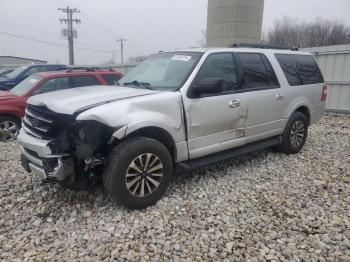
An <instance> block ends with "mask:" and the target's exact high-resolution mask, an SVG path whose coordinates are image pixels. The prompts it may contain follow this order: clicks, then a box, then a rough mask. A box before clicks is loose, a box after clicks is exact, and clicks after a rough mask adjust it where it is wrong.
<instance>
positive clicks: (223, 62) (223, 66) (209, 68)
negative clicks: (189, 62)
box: [195, 53, 238, 94]
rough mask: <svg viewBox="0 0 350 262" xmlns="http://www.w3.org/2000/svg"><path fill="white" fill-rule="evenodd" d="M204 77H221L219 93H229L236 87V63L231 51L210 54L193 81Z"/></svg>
mask: <svg viewBox="0 0 350 262" xmlns="http://www.w3.org/2000/svg"><path fill="white" fill-rule="evenodd" d="M205 78H217V79H223V80H224V81H223V91H222V92H221V94H229V93H232V92H233V91H234V90H237V88H238V80H237V73H236V65H235V62H234V60H233V55H232V54H231V53H217V54H211V55H210V56H209V57H208V58H207V59H206V61H205V62H204V64H203V66H202V68H201V69H200V71H199V73H198V75H197V77H196V79H195V83H199V82H200V81H201V80H203V79H205Z"/></svg>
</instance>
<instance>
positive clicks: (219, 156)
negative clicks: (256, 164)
mask: <svg viewBox="0 0 350 262" xmlns="http://www.w3.org/2000/svg"><path fill="white" fill-rule="evenodd" d="M281 143H282V137H281V136H276V137H272V138H269V139H265V140H262V141H259V142H255V143H251V144H248V145H244V146H240V147H237V148H235V149H231V150H227V151H223V152H219V153H215V154H212V155H209V156H205V157H202V158H198V159H193V160H189V161H186V162H181V163H179V164H178V165H177V172H189V171H191V170H193V169H196V168H199V167H203V166H207V165H212V164H215V163H217V162H219V161H223V160H227V159H231V158H233V157H236V156H240V155H244V154H247V153H251V152H255V151H258V150H262V149H264V148H268V147H272V146H275V145H278V144H281Z"/></svg>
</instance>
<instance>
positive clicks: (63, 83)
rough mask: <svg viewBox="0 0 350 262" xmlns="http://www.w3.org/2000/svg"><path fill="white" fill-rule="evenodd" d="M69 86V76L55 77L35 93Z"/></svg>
mask: <svg viewBox="0 0 350 262" xmlns="http://www.w3.org/2000/svg"><path fill="white" fill-rule="evenodd" d="M68 88H69V79H68V78H67V77H59V78H53V79H50V80H48V81H46V82H45V83H44V84H43V85H42V86H41V87H40V88H39V89H38V90H37V91H36V92H35V94H36V95H37V94H43V93H47V92H53V91H58V90H63V89H68Z"/></svg>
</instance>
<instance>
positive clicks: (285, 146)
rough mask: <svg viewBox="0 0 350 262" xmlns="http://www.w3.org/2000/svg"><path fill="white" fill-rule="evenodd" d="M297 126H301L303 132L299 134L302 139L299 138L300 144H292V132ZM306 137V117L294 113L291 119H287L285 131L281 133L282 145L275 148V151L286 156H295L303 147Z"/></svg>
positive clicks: (299, 113)
mask: <svg viewBox="0 0 350 262" xmlns="http://www.w3.org/2000/svg"><path fill="white" fill-rule="evenodd" d="M298 124H302V127H303V130H302V131H301V132H300V135H301V134H302V135H303V137H302V139H301V138H300V143H296V142H295V140H294V142H293V138H292V130H293V127H295V126H296V125H298ZM307 135H308V122H307V118H306V116H305V115H304V114H303V113H301V112H295V113H294V114H293V115H292V117H291V118H290V119H289V121H288V123H287V126H286V129H285V130H284V133H283V142H282V144H280V145H278V146H277V147H276V149H277V151H279V152H283V153H286V154H292V155H294V154H297V153H299V152H300V151H301V150H302V148H303V147H304V144H305V141H306V138H307Z"/></svg>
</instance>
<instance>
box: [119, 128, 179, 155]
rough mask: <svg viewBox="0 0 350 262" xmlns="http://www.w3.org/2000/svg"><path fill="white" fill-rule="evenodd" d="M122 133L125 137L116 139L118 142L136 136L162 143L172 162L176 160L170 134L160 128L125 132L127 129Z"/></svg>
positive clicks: (174, 146)
mask: <svg viewBox="0 0 350 262" xmlns="http://www.w3.org/2000/svg"><path fill="white" fill-rule="evenodd" d="M122 129H123V128H122ZM122 131H124V132H125V134H126V135H125V136H124V137H123V138H121V139H118V140H119V141H122V140H124V139H127V138H130V137H137V136H143V137H148V138H152V139H155V140H157V141H159V142H160V143H162V144H163V145H164V146H165V147H166V148H167V149H168V150H169V152H170V154H171V156H172V158H173V160H175V159H176V158H177V150H176V143H175V141H174V139H173V137H172V136H171V134H170V133H169V132H168V131H167V130H165V129H164V128H162V127H159V126H145V127H140V128H138V129H136V130H132V131H131V132H127V129H125V130H122Z"/></svg>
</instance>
